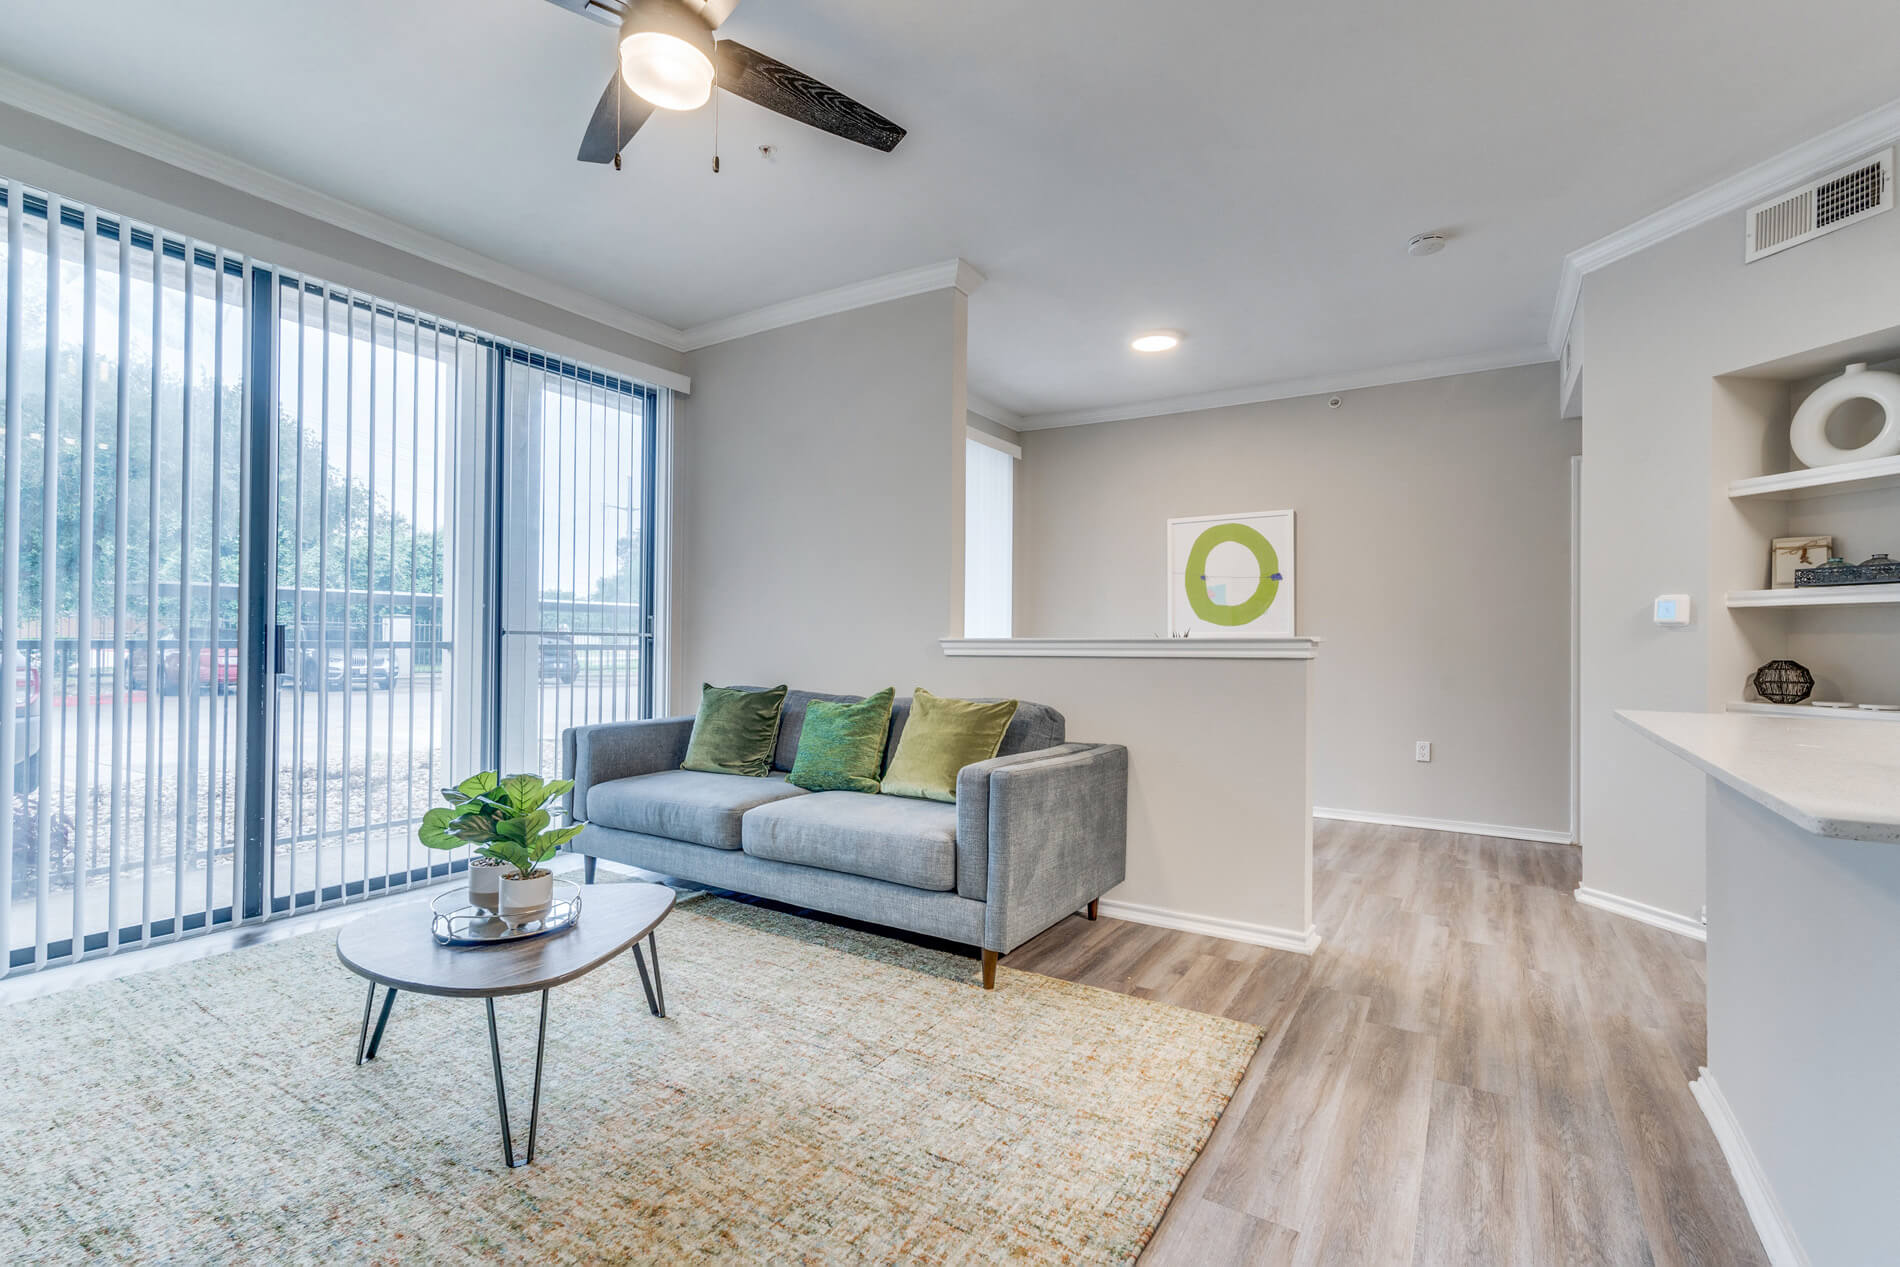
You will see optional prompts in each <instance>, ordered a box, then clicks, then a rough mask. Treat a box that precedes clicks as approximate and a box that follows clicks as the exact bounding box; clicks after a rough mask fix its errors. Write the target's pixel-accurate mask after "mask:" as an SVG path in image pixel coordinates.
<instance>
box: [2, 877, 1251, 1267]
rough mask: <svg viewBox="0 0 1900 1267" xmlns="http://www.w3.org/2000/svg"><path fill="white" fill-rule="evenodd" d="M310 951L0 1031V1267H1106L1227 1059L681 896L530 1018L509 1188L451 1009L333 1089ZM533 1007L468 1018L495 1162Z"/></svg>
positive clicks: (297, 941)
mask: <svg viewBox="0 0 1900 1267" xmlns="http://www.w3.org/2000/svg"><path fill="white" fill-rule="evenodd" d="M335 943H336V934H335V932H334V930H331V931H327V932H317V933H311V934H308V935H305V936H301V937H295V938H291V939H287V940H283V941H278V942H274V943H271V944H267V945H261V946H255V947H251V948H247V949H243V950H237V951H233V952H231V953H228V954H222V955H216V956H212V957H210V958H205V959H201V960H197V961H194V962H190V963H182V964H178V965H175V966H172V967H168V968H164V969H160V970H157V971H153V972H148V973H143V974H139V975H135V976H130V977H124V978H120V979H118V980H113V981H106V982H102V983H97V984H90V985H85V986H81V987H77V988H74V989H71V990H67V991H64V992H61V993H57V994H52V995H48V996H45V997H41V998H37V999H31V1000H28V1001H25V1002H22V1003H19V1004H16V1005H14V1006H12V1007H9V1008H5V1009H0V1026H4V1030H0V1032H4V1033H5V1035H6V1040H5V1044H4V1049H5V1053H6V1061H5V1063H6V1077H7V1079H8V1084H9V1085H8V1087H7V1091H6V1094H5V1096H4V1102H5V1103H6V1105H7V1108H6V1111H5V1118H4V1120H3V1121H0V1155H3V1156H5V1157H6V1159H7V1162H6V1171H7V1180H6V1194H5V1198H4V1200H0V1262H21V1263H23V1262H40V1263H46V1262H64V1261H71V1260H77V1259H83V1258H103V1259H108V1260H110V1259H124V1260H136V1261H141V1262H154V1261H156V1262H181V1263H187V1262H188V1263H211V1262H267V1261H268V1262H324V1263H337V1262H389V1263H394V1262H416V1263H423V1262H427V1263H442V1262H449V1263H453V1262H532V1263H544V1262H679V1261H683V1260H688V1259H693V1258H699V1257H710V1258H719V1259H725V1260H728V1261H734V1262H790V1263H822V1262H905V1263H928V1264H937V1263H945V1264H948V1263H988V1262H1001V1261H1013V1262H1030V1263H1093V1262H1125V1261H1128V1260H1131V1259H1133V1258H1134V1257H1136V1256H1137V1255H1138V1254H1139V1253H1140V1251H1141V1248H1142V1246H1143V1245H1144V1244H1145V1243H1146V1242H1147V1239H1148V1237H1149V1235H1150V1234H1151V1233H1152V1232H1153V1230H1154V1227H1155V1225H1156V1224H1157V1222H1158V1221H1159V1220H1160V1217H1161V1215H1162V1213H1163V1211H1164V1210H1165V1209H1166V1208H1167V1204H1168V1201H1169V1199H1170V1197H1171V1196H1172V1195H1173V1193H1174V1191H1175V1188H1176V1187H1177V1186H1178V1185H1179V1183H1180V1182H1181V1179H1182V1177H1183V1175H1184V1174H1185V1173H1186V1171H1187V1168H1188V1166H1189V1165H1190V1164H1191V1163H1192V1162H1193V1160H1194V1158H1195V1156H1196V1154H1197V1153H1198V1152H1199V1151H1200V1149H1201V1146H1202V1145H1203V1144H1204V1143H1205V1142H1206V1139H1207V1136H1208V1134H1209V1132H1210V1131H1211V1130H1212V1129H1213V1126H1214V1123H1215V1121H1216V1120H1217V1119H1218V1118H1219V1116H1220V1114H1221V1111H1222V1109H1223V1108H1224V1107H1225V1105H1226V1103H1227V1100H1228V1097H1229V1096H1230V1095H1231V1094H1232V1093H1233V1090H1234V1087H1235V1085H1236V1084H1237V1083H1238V1081H1239V1079H1240V1077H1241V1074H1242V1072H1243V1071H1244V1070H1245V1068H1246V1065H1247V1062H1248V1061H1249V1059H1251V1057H1252V1055H1253V1052H1254V1048H1255V1046H1256V1045H1257V1044H1258V1042H1259V1040H1260V1032H1259V1031H1258V1030H1257V1029H1255V1028H1253V1027H1252V1026H1248V1025H1242V1024H1238V1023H1236V1022H1232V1021H1227V1020H1223V1019H1221V1018H1218V1017H1213V1016H1205V1015H1202V1014H1200V1013H1197V1012H1189V1011H1184V1010H1182V1009H1179V1008H1173V1007H1167V1006H1163V1005H1160V1004H1156V1003H1150V1002H1146V1001H1144V1000H1140V999H1135V998H1130V997H1127V996H1124V995H1120V994H1114V993H1111V992H1108V991H1104V990H1098V989H1094V988H1091V987H1087V986H1077V985H1071V984H1068V983H1065V982H1060V981H1056V980H1054V979H1051V978H1048V977H1043V976H1039V975H1036V974H1033V973H1027V972H1012V971H1010V970H1009V969H1008V968H1007V967H1005V968H1004V969H1003V970H1002V971H1001V972H1000V973H999V975H998V980H997V988H996V989H995V990H994V991H984V990H982V989H981V988H979V986H978V981H977V965H976V963H975V961H974V960H973V959H966V958H963V957H960V956H957V955H953V954H948V953H944V952H941V951H937V950H931V949H924V948H920V947H916V946H912V945H908V944H906V943H903V942H899V941H895V940H891V939H888V938H884V937H878V936H874V935H871V934H867V933H862V932H857V931H853V930H849V929H842V928H837V927H833V926H830V925H826V924H822V923H817V922H814V921H810V920H804V919H800V918H798V917H795V916H791V915H785V914H781V913H778V912H776V911H771V910H765V909H760V908H758V907H754V906H750V905H745V904H741V903H736V902H731V901H728V900H725V899H721V898H716V897H710V896H699V897H696V898H693V899H691V900H687V901H683V902H682V903H681V904H680V906H679V907H678V908H677V909H676V910H675V911H674V912H673V914H672V915H670V916H669V917H668V918H667V920H666V922H665V923H664V924H663V925H662V926H661V928H660V931H659V943H660V953H661V957H662V960H663V963H664V970H665V981H666V1001H667V1012H668V1015H667V1017H666V1018H665V1019H664V1020H662V1019H658V1018H655V1017H654V1016H652V1015H651V1014H650V1013H649V1012H648V1011H647V1009H646V1005H645V1001H644V997H643V996H642V994H641V992H640V988H639V981H638V977H637V974H636V971H635V967H634V964H633V962H632V960H631V957H630V956H622V957H621V958H619V959H616V960H614V961H613V962H612V963H609V964H607V965H606V966H604V967H602V968H601V969H599V970H597V971H595V972H594V973H592V974H590V975H588V976H586V977H584V978H582V979H581V980H579V981H577V982H574V983H571V984H569V985H565V986H562V987H560V988H558V989H556V990H555V991H554V994H553V996H552V1001H551V1005H550V1011H549V1028H548V1045H547V1072H546V1081H545V1085H544V1088H543V1092H542V1105H541V1134H540V1139H539V1141H538V1144H537V1151H536V1156H535V1161H534V1164H533V1165H532V1166H529V1167H526V1168H524V1169H518V1170H512V1171H511V1170H508V1169H507V1168H506V1167H504V1166H503V1164H502V1162H501V1156H500V1143H499V1139H498V1131H497V1126H496V1121H495V1100H494V1091H493V1086H492V1083H491V1080H490V1074H489V1055H488V1043H487V1029H486V1024H485V1021H484V1018H483V1009H482V1006H481V1004H480V1003H478V1002H475V1001H472V1000H455V999H431V998H425V997H423V996H419V995H413V994H406V995H403V996H401V997H400V998H399V999H398V1000H397V1003H396V1008H395V1012H394V1014H393V1015H392V1017H391V1020H390V1025H389V1031H388V1035H387V1037H386V1038H385V1040H384V1043H383V1049H382V1053H381V1055H380V1056H379V1058H378V1059H377V1060H375V1061H374V1062H372V1063H370V1064H366V1065H363V1066H361V1067H357V1066H356V1065H355V1064H354V1058H355V1047H356V1039H357V1032H358V1024H359V1022H360V1020H361V1017H362V1008H363V998H364V992H365V989H366V986H365V983H364V982H363V981H361V980H360V979H359V978H357V977H355V976H353V975H351V974H350V973H349V972H348V971H346V970H345V969H344V968H343V967H341V966H340V965H339V964H338V963H337V960H336V955H335ZM537 1005H538V996H535V995H524V996H516V997H513V998H509V999H503V1000H501V1001H500V1002H499V1003H498V1005H497V1007H498V1010H499V1012H500V1014H501V1018H502V1032H501V1043H502V1060H503V1064H504V1067H505V1069H506V1070H507V1072H508V1074H509V1090H510V1093H511V1094H510V1107H511V1108H513V1109H514V1110H515V1115H516V1117H515V1120H516V1123H517V1133H516V1146H517V1148H519V1147H521V1146H522V1144H523V1142H524V1140H523V1136H524V1135H525V1133H526V1109H527V1101H528V1087H529V1080H530V1075H531V1073H532V1069H533V1045H534V1019H535V1009H536V1007H537Z"/></svg>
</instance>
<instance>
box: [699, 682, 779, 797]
mask: <svg viewBox="0 0 1900 1267" xmlns="http://www.w3.org/2000/svg"><path fill="white" fill-rule="evenodd" d="M784 705H785V687H783V686H775V687H773V688H771V689H770V690H766V691H755V690H749V689H746V688H744V687H731V686H714V685H713V684H712V683H710V682H707V683H705V684H704V685H702V686H701V687H700V688H699V715H698V716H697V717H695V718H694V719H693V737H692V739H691V740H689V741H688V742H687V744H686V759H685V760H684V761H682V762H680V767H681V768H682V769H686V770H698V771H701V772H702V773H706V774H748V775H765V774H769V773H771V770H772V749H773V747H774V745H775V744H776V743H777V742H778V722H779V713H780V711H781V710H782V709H783V708H784Z"/></svg>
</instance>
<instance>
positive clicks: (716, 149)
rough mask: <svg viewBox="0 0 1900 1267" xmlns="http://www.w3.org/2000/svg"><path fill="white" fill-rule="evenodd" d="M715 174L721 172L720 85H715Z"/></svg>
mask: <svg viewBox="0 0 1900 1267" xmlns="http://www.w3.org/2000/svg"><path fill="white" fill-rule="evenodd" d="M712 99H713V175H715V176H717V175H718V174H719V86H718V85H717V84H714V85H713V95H712Z"/></svg>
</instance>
